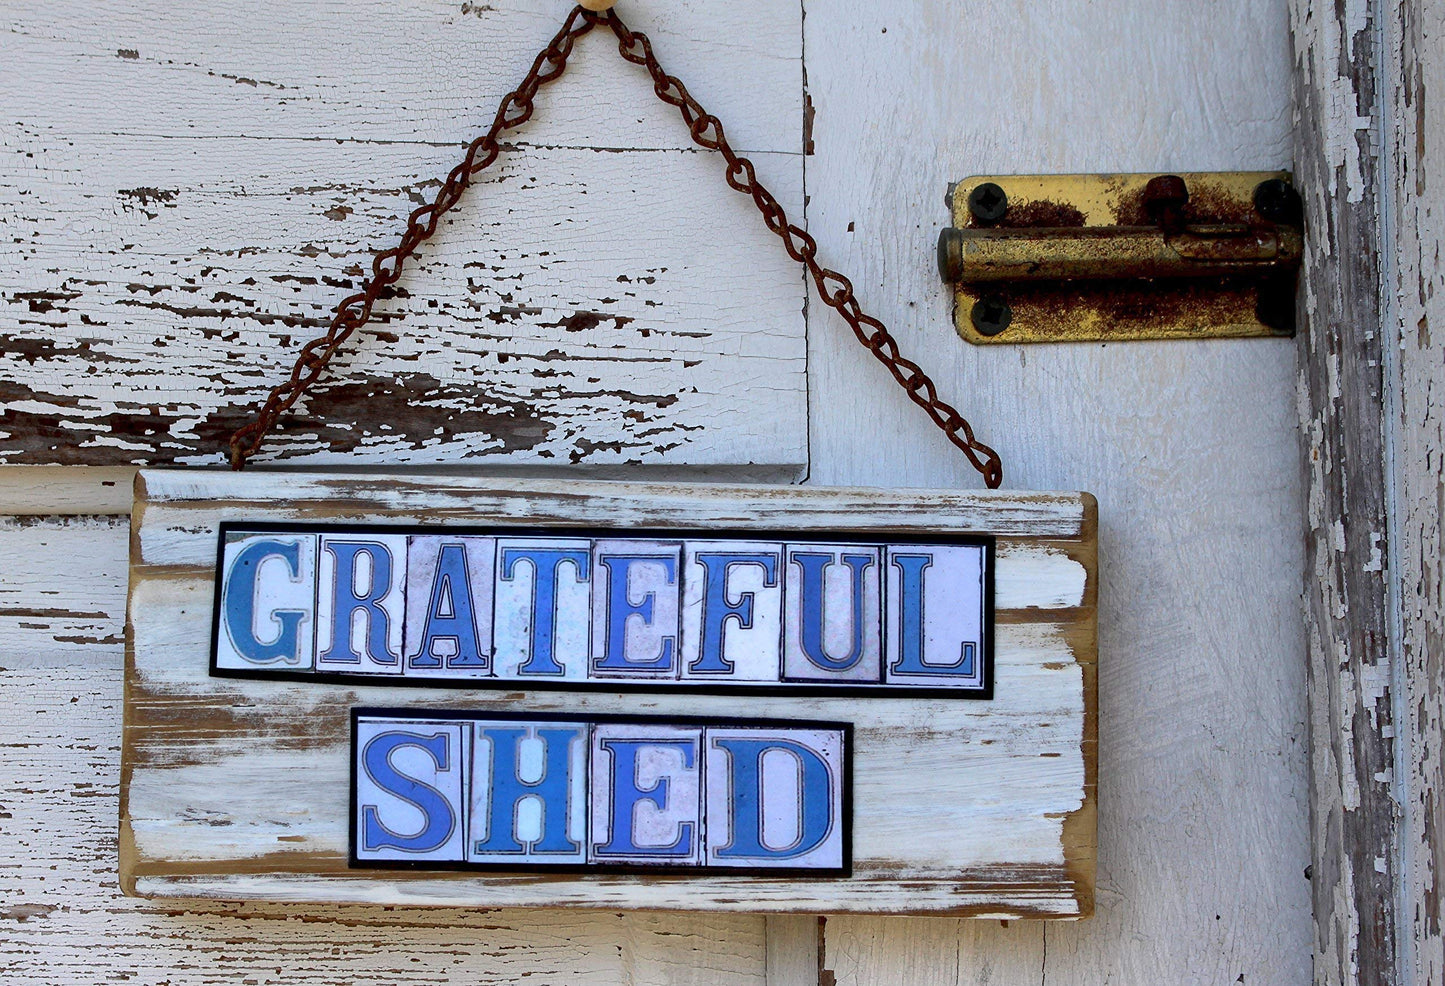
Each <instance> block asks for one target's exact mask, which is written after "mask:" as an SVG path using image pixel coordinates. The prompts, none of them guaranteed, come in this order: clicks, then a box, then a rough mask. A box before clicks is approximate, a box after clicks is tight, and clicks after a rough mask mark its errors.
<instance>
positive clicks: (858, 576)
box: [793, 551, 873, 671]
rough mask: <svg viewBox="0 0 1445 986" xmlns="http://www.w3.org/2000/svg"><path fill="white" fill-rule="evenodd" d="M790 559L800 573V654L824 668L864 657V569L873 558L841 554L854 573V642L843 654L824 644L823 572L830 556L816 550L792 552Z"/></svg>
mask: <svg viewBox="0 0 1445 986" xmlns="http://www.w3.org/2000/svg"><path fill="white" fill-rule="evenodd" d="M793 561H795V562H797V563H798V567H799V568H800V569H801V570H802V574H803V584H802V589H801V593H800V595H801V599H800V602H801V613H800V617H801V622H802V627H801V629H802V641H801V643H802V647H803V656H804V657H806V658H807V659H808V660H809V661H811V662H813V664H814V665H816V666H817V667H820V668H822V669H823V670H825V671H847V670H848V669H849V668H851V667H853V665H855V664H857V663H858V662H859V661H860V660H862V659H863V573H864V572H866V571H867V570H868V567H869V566H870V565H872V564H873V559H872V557H871V556H869V555H844V556H843V564H844V565H847V566H848V568H849V569H850V570H851V571H852V576H853V577H852V582H853V643H852V647H851V649H850V650H849V651H848V653H847V654H846V655H844V656H842V657H833V656H831V655H829V654H828V651H827V648H826V647H825V646H824V644H823V628H824V626H825V624H824V622H823V617H824V613H823V610H824V592H823V572H824V570H825V569H826V568H827V567H828V566H829V565H831V564H833V556H832V555H831V554H824V553H822V552H815V551H809V552H798V553H797V554H794V555H793Z"/></svg>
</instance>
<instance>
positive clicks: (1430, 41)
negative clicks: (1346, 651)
mask: <svg viewBox="0 0 1445 986" xmlns="http://www.w3.org/2000/svg"><path fill="white" fill-rule="evenodd" d="M1379 9H1380V10H1381V16H1382V17H1383V18H1384V24H1383V27H1384V38H1385V45H1384V51H1385V58H1384V65H1385V67H1386V72H1387V74H1386V75H1385V78H1384V80H1383V85H1384V93H1383V96H1384V99H1385V101H1386V122H1387V142H1386V145H1385V146H1386V162H1385V168H1386V173H1387V188H1388V190H1389V203H1388V219H1389V220H1390V221H1391V228H1390V242H1391V243H1392V247H1393V249H1392V250H1391V251H1390V262H1391V266H1390V267H1388V268H1387V277H1386V285H1387V287H1388V293H1387V299H1388V306H1387V312H1386V321H1385V333H1384V344H1385V345H1387V346H1389V347H1390V348H1391V350H1393V352H1391V353H1389V354H1387V359H1386V361H1385V366H1386V369H1387V386H1388V387H1389V388H1390V391H1391V397H1392V398H1393V406H1392V407H1391V408H1390V411H1391V418H1390V422H1389V424H1390V428H1391V430H1392V432H1393V438H1394V442H1393V460H1394V469H1393V479H1394V497H1393V502H1392V504H1391V507H1392V511H1393V513H1392V525H1393V527H1392V538H1391V543H1390V549H1391V550H1390V564H1391V566H1392V567H1393V568H1394V577H1393V579H1392V580H1391V587H1392V590H1393V591H1395V592H1396V593H1397V602H1396V605H1398V607H1399V618H1400V624H1399V629H1400V640H1399V661H1400V668H1399V673H1398V676H1397V678H1396V681H1397V683H1398V687H1399V688H1401V689H1402V692H1401V694H1400V696H1399V702H1398V707H1399V708H1400V709H1401V710H1402V712H1403V715H1402V717H1401V720H1402V721H1401V722H1400V724H1399V725H1400V740H1399V742H1400V743H1401V744H1402V746H1403V756H1402V757H1401V758H1400V760H1401V767H1402V770H1401V777H1400V779H1399V780H1400V784H1401V788H1402V790H1401V801H1402V803H1401V805H1400V808H1401V810H1402V815H1401V818H1400V827H1401V835H1400V845H1401V860H1400V864H1401V865H1400V872H1399V874H1398V877H1399V880H1400V888H1401V889H1400V894H1399V896H1398V898H1397V901H1396V906H1397V908H1398V911H1397V924H1396V928H1397V934H1398V936H1399V938H1400V941H1401V944H1402V946H1403V948H1402V950H1401V970H1400V971H1401V973H1402V975H1401V976H1400V979H1401V981H1402V982H1408V983H1415V984H1421V986H1423V984H1425V983H1437V982H1440V981H1442V979H1445V935H1442V929H1441V920H1442V909H1445V895H1442V889H1445V888H1442V886H1441V882H1442V880H1445V536H1442V530H1441V522H1442V521H1441V518H1442V514H1445V480H1442V478H1441V477H1442V462H1445V290H1442V289H1445V269H1442V267H1441V258H1442V255H1445V115H1442V102H1441V100H1442V97H1445V49H1442V47H1441V40H1442V38H1445V10H1442V8H1441V7H1440V5H1439V4H1431V3H1423V2H1419V0H1396V2H1395V3H1389V4H1381V5H1380V7H1379Z"/></svg>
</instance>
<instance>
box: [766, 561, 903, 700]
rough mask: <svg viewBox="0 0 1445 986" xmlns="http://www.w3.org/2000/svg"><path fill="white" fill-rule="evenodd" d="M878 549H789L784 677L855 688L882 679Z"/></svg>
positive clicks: (880, 583) (785, 594)
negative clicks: (842, 684) (847, 684)
mask: <svg viewBox="0 0 1445 986" xmlns="http://www.w3.org/2000/svg"><path fill="white" fill-rule="evenodd" d="M881 554H882V552H881V549H880V548H879V547H878V546H877V545H873V544H808V543H801V544H799V543H794V544H789V545H788V564H787V568H786V574H785V576H784V592H783V612H784V635H783V677H784V678H785V679H786V680H788V681H818V682H827V681H836V682H848V683H852V684H858V683H860V682H877V681H879V680H880V679H881V670H882V669H881V663H882V662H881V652H882V649H883V640H882V636H883V635H882V626H881V623H882V605H881V604H882V599H881V595H882V592H881V590H882V581H881V578H880V573H879V567H880V565H879V560H880V557H881Z"/></svg>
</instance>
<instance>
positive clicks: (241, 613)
mask: <svg viewBox="0 0 1445 986" xmlns="http://www.w3.org/2000/svg"><path fill="white" fill-rule="evenodd" d="M267 558H280V559H281V560H282V561H284V562H285V563H286V565H287V567H288V569H289V570H290V573H291V581H293V582H296V581H299V580H300V578H301V547H300V545H298V544H297V543H296V542H295V541H252V542H251V543H250V544H248V545H246V546H245V547H244V548H242V549H241V550H240V551H238V552H237V553H236V557H235V560H233V561H232V562H231V567H230V569H229V570H228V571H227V572H226V605H225V610H226V634H227V636H228V637H230V639H231V644H232V646H233V647H235V649H236V653H237V654H239V655H241V657H243V658H245V659H246V660H248V661H254V662H256V663H257V664H266V663H269V662H271V661H278V660H286V661H292V662H294V661H297V660H299V659H300V657H301V655H300V653H299V649H300V640H301V621H302V620H304V619H305V618H306V611H305V610H300V609H278V610H273V611H272V612H271V614H270V616H271V620H272V622H274V623H275V624H276V625H277V626H278V627H279V630H278V631H277V633H276V638H275V639H274V640H270V641H265V640H261V639H259V638H257V636H256V629H255V627H256V579H257V576H258V575H259V574H260V572H261V563H262V562H264V561H265V560H266V559H267Z"/></svg>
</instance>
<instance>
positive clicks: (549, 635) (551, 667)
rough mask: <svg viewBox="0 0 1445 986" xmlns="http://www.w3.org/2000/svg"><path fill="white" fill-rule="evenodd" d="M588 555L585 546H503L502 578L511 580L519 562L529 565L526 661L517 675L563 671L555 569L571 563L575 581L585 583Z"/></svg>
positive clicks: (507, 580)
mask: <svg viewBox="0 0 1445 986" xmlns="http://www.w3.org/2000/svg"><path fill="white" fill-rule="evenodd" d="M589 559H590V556H589V555H588V553H587V550H586V549H585V548H503V549H502V581H504V582H510V581H512V578H513V572H514V569H515V567H516V564H517V562H518V561H526V562H529V563H530V564H531V566H532V573H533V574H532V634H531V640H530V641H529V646H528V649H527V660H526V662H525V663H524V664H523V665H522V666H521V667H519V668H517V673H518V674H562V673H563V668H562V665H560V664H558V663H557V658H556V656H555V644H556V639H557V570H558V569H559V568H560V567H561V566H562V563H563V562H571V563H572V565H573V567H574V569H575V571H576V572H577V581H578V582H586V581H587V579H588V578H589V577H590V576H589V575H588V562H589Z"/></svg>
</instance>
